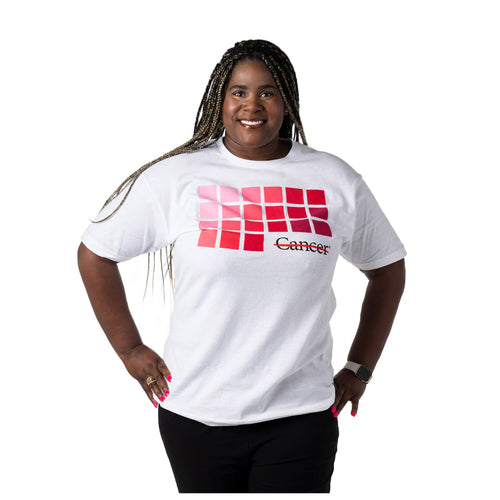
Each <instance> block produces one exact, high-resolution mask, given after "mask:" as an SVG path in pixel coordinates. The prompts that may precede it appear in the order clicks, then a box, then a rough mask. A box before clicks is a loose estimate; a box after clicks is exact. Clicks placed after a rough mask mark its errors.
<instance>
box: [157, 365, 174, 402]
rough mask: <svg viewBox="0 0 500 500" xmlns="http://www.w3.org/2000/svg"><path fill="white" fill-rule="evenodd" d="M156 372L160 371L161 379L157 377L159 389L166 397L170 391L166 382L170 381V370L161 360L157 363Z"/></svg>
mask: <svg viewBox="0 0 500 500" xmlns="http://www.w3.org/2000/svg"><path fill="white" fill-rule="evenodd" d="M158 370H160V373H161V377H158V380H159V384H160V387H161V389H162V390H163V392H164V394H166V395H168V393H169V392H170V389H169V387H168V384H167V382H166V381H168V382H171V381H172V374H171V373H170V370H169V369H168V367H167V365H166V364H165V362H164V361H163V360H161V361H160V362H159V363H158ZM165 380H166V381H165Z"/></svg>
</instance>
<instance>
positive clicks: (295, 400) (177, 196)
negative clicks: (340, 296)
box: [82, 139, 406, 426]
mask: <svg viewBox="0 0 500 500" xmlns="http://www.w3.org/2000/svg"><path fill="white" fill-rule="evenodd" d="M120 199H121V196H119V197H118V198H117V199H115V200H113V202H112V203H111V204H110V205H108V206H107V207H106V208H105V209H104V210H103V211H102V212H101V213H100V214H99V218H102V217H104V216H105V215H107V214H109V213H110V212H111V211H112V210H113V209H114V208H115V207H116V205H117V203H118V202H119V201H120ZM82 241H83V243H84V244H85V246H87V247H88V248H89V249H90V250H92V251H93V252H94V253H96V254H97V255H100V256H102V257H105V258H108V259H111V260H113V261H116V262H122V261H125V260H127V259H131V258H132V257H135V256H137V255H139V254H143V253H146V252H154V251H155V250H158V249H161V248H163V247H165V246H166V245H168V244H171V243H174V242H175V248H174V258H173V262H174V272H175V296H174V308H173V312H172V317H171V321H170V332H169V334H168V337H167V340H166V344H165V351H164V360H165V363H166V364H167V366H168V367H169V369H170V371H171V373H172V382H171V383H170V384H169V385H170V394H169V396H168V397H167V398H166V399H165V401H164V402H163V403H162V406H163V407H164V408H166V409H168V410H170V411H172V412H175V413H177V414H180V415H183V416H185V417H187V418H191V419H194V420H197V421H199V422H202V423H204V424H206V425H210V426H215V425H238V424H249V423H254V422H261V421H265V420H270V419H276V418H282V417H287V416H292V415H298V414H304V413H310V412H316V411H322V410H325V409H327V408H328V407H329V406H330V405H331V404H332V403H333V401H334V399H335V390H334V386H333V368H332V364H331V358H332V335H331V331H330V325H329V322H330V319H331V316H332V314H333V311H334V309H335V296H334V294H333V290H332V277H333V272H334V269H335V265H336V262H337V258H338V255H339V254H341V255H342V256H343V257H344V258H346V259H347V260H348V261H350V262H351V263H353V264H354V265H355V266H357V267H358V268H360V269H363V270H369V269H375V268H378V267H382V266H385V265H388V264H391V263H393V262H396V261H398V260H400V259H402V258H403V257H404V256H405V255H406V252H405V249H404V247H403V245H402V244H401V242H400V240H399V239H398V237H397V235H396V233H395V232H394V230H393V229H392V227H391V226H390V224H389V222H388V221H387V219H386V217H385V216H384V214H383V213H382V211H381V209H380V208H379V206H378V204H377V202H376V201H375V199H374V197H373V195H372V194H371V192H370V191H369V189H368V187H367V186H366V184H365V183H364V181H363V180H362V178H361V176H360V175H359V174H357V173H356V172H355V171H354V170H353V169H352V168H351V167H349V166H348V165H347V164H346V163H345V162H344V161H342V160H341V159H339V158H337V157H336V156H333V155H331V154H328V153H322V152H318V151H316V150H314V149H312V148H310V147H307V146H304V145H303V144H300V143H298V142H292V147H291V150H290V152H289V153H288V155H287V156H286V157H284V158H281V159H277V160H270V161H252V160H244V159H241V158H238V157H236V156H234V155H233V154H231V153H230V152H229V151H228V150H227V148H226V147H225V146H224V143H223V141H222V139H219V140H218V141H217V142H216V143H214V144H212V145H211V146H210V147H208V148H206V149H204V150H202V151H199V152H196V153H188V154H182V155H177V156H174V157H172V158H168V159H166V160H163V161H161V162H158V163H156V164H155V165H153V166H152V167H150V168H149V169H147V170H146V171H145V172H144V173H143V174H141V175H140V177H139V178H138V180H137V181H136V183H135V185H134V186H133V188H132V190H131V192H130V195H129V197H128V198H127V200H126V201H125V203H124V204H123V205H122V207H121V208H120V209H119V210H118V211H117V212H116V213H115V214H114V215H113V216H112V217H111V218H110V219H108V220H107V221H105V222H102V223H97V224H91V225H90V226H89V227H88V229H87V230H86V231H85V233H84V234H83V237H82Z"/></svg>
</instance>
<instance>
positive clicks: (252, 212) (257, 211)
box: [243, 205, 262, 220]
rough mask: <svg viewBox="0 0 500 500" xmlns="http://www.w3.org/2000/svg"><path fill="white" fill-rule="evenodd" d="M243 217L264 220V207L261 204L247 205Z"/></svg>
mask: <svg viewBox="0 0 500 500" xmlns="http://www.w3.org/2000/svg"><path fill="white" fill-rule="evenodd" d="M243 214H244V215H243V217H244V218H245V219H250V220H262V207H261V206H260V205H245V206H244V207H243Z"/></svg>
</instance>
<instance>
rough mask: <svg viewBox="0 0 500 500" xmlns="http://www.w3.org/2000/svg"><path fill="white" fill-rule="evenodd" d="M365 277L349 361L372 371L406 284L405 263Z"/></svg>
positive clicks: (375, 271)
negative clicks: (363, 291) (364, 289)
mask: <svg viewBox="0 0 500 500" xmlns="http://www.w3.org/2000/svg"><path fill="white" fill-rule="evenodd" d="M365 274H366V276H367V277H368V280H369V282H368V286H367V288H366V294H365V298H364V300H363V305H362V307H361V314H360V321H359V326H358V330H357V332H356V336H355V337H354V341H353V343H352V346H351V349H350V351H349V354H348V358H347V359H348V360H349V361H354V362H356V363H360V364H363V365H365V366H367V367H368V368H369V369H370V370H372V371H373V370H374V369H375V365H376V364H377V362H378V360H379V358H380V355H381V354H382V350H383V349H384V346H385V343H386V341H387V338H388V336H389V333H390V331H391V327H392V324H393V322H394V317H395V316H396V312H397V310H398V305H399V301H400V299H401V296H402V294H403V290H404V285H405V265H404V260H401V261H399V262H395V263H394V264H390V265H389V266H385V267H382V268H380V269H375V270H373V271H367V272H365Z"/></svg>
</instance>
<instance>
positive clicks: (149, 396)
mask: <svg viewBox="0 0 500 500" xmlns="http://www.w3.org/2000/svg"><path fill="white" fill-rule="evenodd" d="M141 387H142V389H143V390H144V392H145V393H146V396H147V397H148V399H149V400H150V401H151V403H153V406H154V407H155V408H158V403H157V402H156V401H155V398H154V397H153V393H152V392H151V389H150V388H149V386H148V384H146V383H143V384H141Z"/></svg>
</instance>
